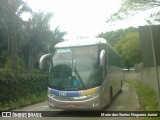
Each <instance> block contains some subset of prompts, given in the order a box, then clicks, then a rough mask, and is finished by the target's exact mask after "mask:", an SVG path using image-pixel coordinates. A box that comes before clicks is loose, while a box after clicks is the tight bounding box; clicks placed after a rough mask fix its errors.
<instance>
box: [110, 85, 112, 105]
mask: <svg viewBox="0 0 160 120" xmlns="http://www.w3.org/2000/svg"><path fill="white" fill-rule="evenodd" d="M112 100H113V92H112V87H111V88H110V103H111V102H112Z"/></svg>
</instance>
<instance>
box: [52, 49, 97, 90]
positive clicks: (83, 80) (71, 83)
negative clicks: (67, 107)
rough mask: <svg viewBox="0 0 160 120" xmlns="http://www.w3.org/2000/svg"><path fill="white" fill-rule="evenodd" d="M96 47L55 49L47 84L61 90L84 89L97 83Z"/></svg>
mask: <svg viewBox="0 0 160 120" xmlns="http://www.w3.org/2000/svg"><path fill="white" fill-rule="evenodd" d="M98 76H99V72H98V46H89V47H79V48H70V49H68V48H64V49H57V51H56V53H55V55H54V57H53V62H52V65H51V68H50V75H49V84H51V85H52V86H54V87H57V88H59V89H63V90H77V89H85V88H86V87H88V86H92V87H93V85H97V83H99V82H100V81H99V77H98Z"/></svg>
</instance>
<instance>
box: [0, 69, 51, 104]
mask: <svg viewBox="0 0 160 120" xmlns="http://www.w3.org/2000/svg"><path fill="white" fill-rule="evenodd" d="M47 79H48V78H47V75H42V74H33V75H15V74H12V73H11V72H10V70H8V69H5V70H2V69H0V91H1V92H0V104H8V103H10V102H13V101H18V100H20V99H23V98H25V99H26V98H28V99H29V98H30V96H33V95H37V96H38V95H41V94H42V93H47Z"/></svg>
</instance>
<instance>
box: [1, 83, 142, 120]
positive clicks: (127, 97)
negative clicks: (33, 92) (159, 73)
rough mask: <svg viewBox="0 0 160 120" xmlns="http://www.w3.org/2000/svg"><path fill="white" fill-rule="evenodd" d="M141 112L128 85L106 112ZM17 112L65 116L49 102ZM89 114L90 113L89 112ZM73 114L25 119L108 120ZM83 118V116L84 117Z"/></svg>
mask: <svg viewBox="0 0 160 120" xmlns="http://www.w3.org/2000/svg"><path fill="white" fill-rule="evenodd" d="M137 110H139V102H138V98H137V94H136V92H135V91H134V90H133V89H131V88H129V87H128V86H127V84H126V83H125V85H124V86H123V88H122V93H120V94H118V95H117V96H116V97H115V98H114V99H113V101H112V103H111V104H110V105H109V106H107V107H106V108H105V109H104V111H137ZM15 111H58V113H60V114H63V111H64V110H55V109H51V108H49V107H48V103H47V101H45V102H42V103H38V104H34V105H31V106H27V107H24V108H19V109H16V110H15ZM88 112H89V111H88ZM70 116H73V115H72V113H69V114H68V117H45V118H44V117H42V118H25V119H27V120H62V119H63V120H82V119H84V120H106V117H76V116H75V117H70ZM82 116H83V115H82ZM1 119H2V120H8V119H10V120H18V119H21V118H1ZM135 119H138V118H135V117H107V120H135Z"/></svg>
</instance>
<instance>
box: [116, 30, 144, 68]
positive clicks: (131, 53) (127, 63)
mask: <svg viewBox="0 0 160 120" xmlns="http://www.w3.org/2000/svg"><path fill="white" fill-rule="evenodd" d="M114 48H115V49H116V50H117V51H118V52H119V53H120V55H121V56H122V60H123V62H124V67H127V68H128V69H129V68H130V67H133V65H134V64H135V63H140V62H141V61H142V60H141V52H140V41H139V33H138V32H130V33H127V34H126V35H125V36H124V38H122V39H121V40H119V41H118V42H117V43H116V44H115V45H114Z"/></svg>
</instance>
